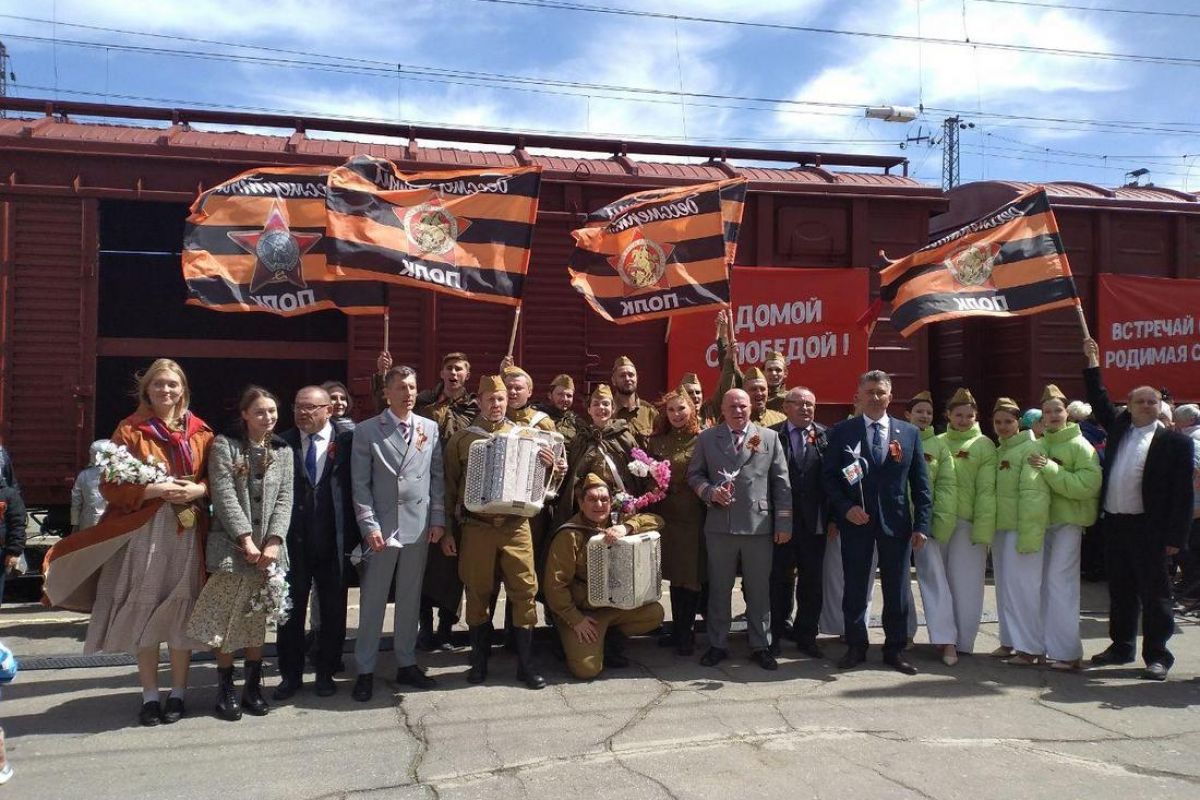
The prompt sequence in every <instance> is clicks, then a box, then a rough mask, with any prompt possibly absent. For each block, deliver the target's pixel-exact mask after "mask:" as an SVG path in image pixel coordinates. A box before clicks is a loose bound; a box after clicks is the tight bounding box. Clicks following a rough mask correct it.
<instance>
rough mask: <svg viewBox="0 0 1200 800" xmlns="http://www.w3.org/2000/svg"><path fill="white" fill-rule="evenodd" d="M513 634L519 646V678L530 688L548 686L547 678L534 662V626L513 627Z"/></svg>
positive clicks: (514, 640)
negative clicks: (539, 671)
mask: <svg viewBox="0 0 1200 800" xmlns="http://www.w3.org/2000/svg"><path fill="white" fill-rule="evenodd" d="M512 634H513V642H514V644H515V645H516V647H517V680H519V681H524V683H525V685H526V686H528V687H529V688H530V689H544V688H546V679H545V678H543V677H542V676H541V674H540V673H538V670H537V667H536V666H535V665H534V663H533V628H513V629H512Z"/></svg>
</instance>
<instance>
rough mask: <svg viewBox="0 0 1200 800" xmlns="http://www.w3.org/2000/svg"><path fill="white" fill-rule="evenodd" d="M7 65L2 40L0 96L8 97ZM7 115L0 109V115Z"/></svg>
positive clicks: (0, 50) (5, 48)
mask: <svg viewBox="0 0 1200 800" xmlns="http://www.w3.org/2000/svg"><path fill="white" fill-rule="evenodd" d="M10 74H11V73H10V71H9V66H8V48H7V47H5V46H4V42H0V97H8V76H9V75H10ZM16 77H17V76H16V75H13V80H16ZM5 116H8V114H7V112H5V111H4V110H3V109H0V117H5Z"/></svg>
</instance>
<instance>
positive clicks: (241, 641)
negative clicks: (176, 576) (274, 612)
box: [187, 572, 267, 653]
mask: <svg viewBox="0 0 1200 800" xmlns="http://www.w3.org/2000/svg"><path fill="white" fill-rule="evenodd" d="M266 585H267V576H266V575H265V574H263V573H261V572H255V573H253V574H251V573H245V574H242V573H233V572H218V573H215V574H213V575H210V576H209V577H208V583H206V584H204V589H203V590H202V591H201V592H200V599H199V600H197V601H196V607H195V608H194V609H193V610H192V618H191V619H189V620H188V625H187V632H188V636H191V637H192V638H193V639H197V640H199V641H201V642H204V643H205V644H207V645H208V646H209V647H212V648H213V649H215V650H224V651H225V652H226V653H232V652H233V651H235V650H241V649H242V648H243V647H262V645H263V642H264V641H266V638H267V612H266V611H265V610H262V611H252V610H251V608H250V601H251V598H253V597H254V595H256V594H257V593H258V592H259V590H261V589H262V588H263V587H264V586H266Z"/></svg>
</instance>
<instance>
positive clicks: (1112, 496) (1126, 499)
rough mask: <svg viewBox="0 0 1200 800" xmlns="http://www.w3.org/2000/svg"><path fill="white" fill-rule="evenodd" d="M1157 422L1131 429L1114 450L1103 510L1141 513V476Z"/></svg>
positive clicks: (1142, 508)
mask: <svg viewBox="0 0 1200 800" xmlns="http://www.w3.org/2000/svg"><path fill="white" fill-rule="evenodd" d="M1158 426H1159V422H1158V421H1157V420H1155V421H1154V422H1151V423H1150V424H1149V425H1143V426H1142V427H1140V428H1135V427H1130V429H1129V430H1128V432H1126V434H1125V437H1124V438H1123V439H1121V444H1120V446H1119V447H1118V448H1117V457H1116V458H1115V459H1114V460H1113V465H1112V469H1110V470H1109V472H1108V490H1107V491H1106V492H1105V494H1104V510H1105V511H1107V512H1108V513H1110V514H1143V513H1145V511H1146V509H1145V506H1143V505H1142V473H1144V472H1145V471H1146V454H1147V453H1148V452H1150V441H1151V440H1152V439H1153V438H1154V431H1156V430H1157V429H1158Z"/></svg>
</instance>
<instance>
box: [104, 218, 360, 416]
mask: <svg viewBox="0 0 1200 800" xmlns="http://www.w3.org/2000/svg"><path fill="white" fill-rule="evenodd" d="M186 218H187V206H185V205H183V204H173V203H150V202H137V201H115V200H105V201H102V202H101V203H100V208H99V243H100V249H99V282H98V293H99V311H98V315H97V328H96V330H97V333H98V339H97V354H98V359H97V361H96V387H97V388H96V399H95V407H96V414H95V417H96V424H95V433H96V434H97V435H99V436H107V435H109V434H110V433H111V432H112V430H113V427H114V426H115V425H116V423H117V422H119V421H120V420H121V419H122V418H123V417H124V416H126V415H127V414H129V413H130V411H131V410H132V409H133V407H134V405H135V401H134V399H133V398H132V396H131V391H132V389H133V375H134V374H135V373H136V372H137V371H139V370H143V369H145V368H146V367H147V366H148V365H149V364H150V363H151V362H152V361H153V360H154V359H155V358H158V357H168V358H172V359H175V360H176V361H178V362H179V363H180V365H182V367H183V368H184V371H185V372H186V373H187V376H188V380H189V382H190V384H191V392H192V408H193V410H195V411H196V413H198V414H199V415H200V416H201V417H202V418H204V419H205V420H206V421H207V422H208V423H209V424H210V425H212V426H213V428H214V429H215V430H217V431H218V432H223V431H227V430H230V429H232V428H233V427H234V426H235V424H236V422H237V420H238V414H237V399H238V396H239V394H240V393H241V390H242V389H243V388H244V387H245V386H247V385H249V384H257V385H260V386H263V387H265V388H267V389H268V390H270V391H272V392H274V393H275V394H276V395H277V396H278V397H279V406H280V407H279V412H280V413H279V416H280V422H279V430H284V429H286V428H287V427H290V426H291V424H292V413H291V409H292V402H291V401H292V398H293V396H294V394H295V392H296V390H297V389H298V388H300V387H301V386H304V385H306V384H309V383H321V382H323V381H326V380H339V381H346V379H347V377H349V376H347V374H346V366H347V357H348V355H349V348H348V345H347V337H346V318H345V316H343V315H342V314H341V313H340V312H337V311H320V312H316V313H313V314H305V315H302V316H299V317H291V318H284V317H278V316H275V315H272V314H268V313H259V312H249V313H228V312H218V311H209V310H208V309H204V308H198V307H196V306H189V305H185V303H184V301H185V299H186V295H187V292H186V287H185V285H184V282H183V274H182V270H181V260H180V259H181V254H180V246H181V244H182V242H183V226H184V221H185V219H186Z"/></svg>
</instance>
